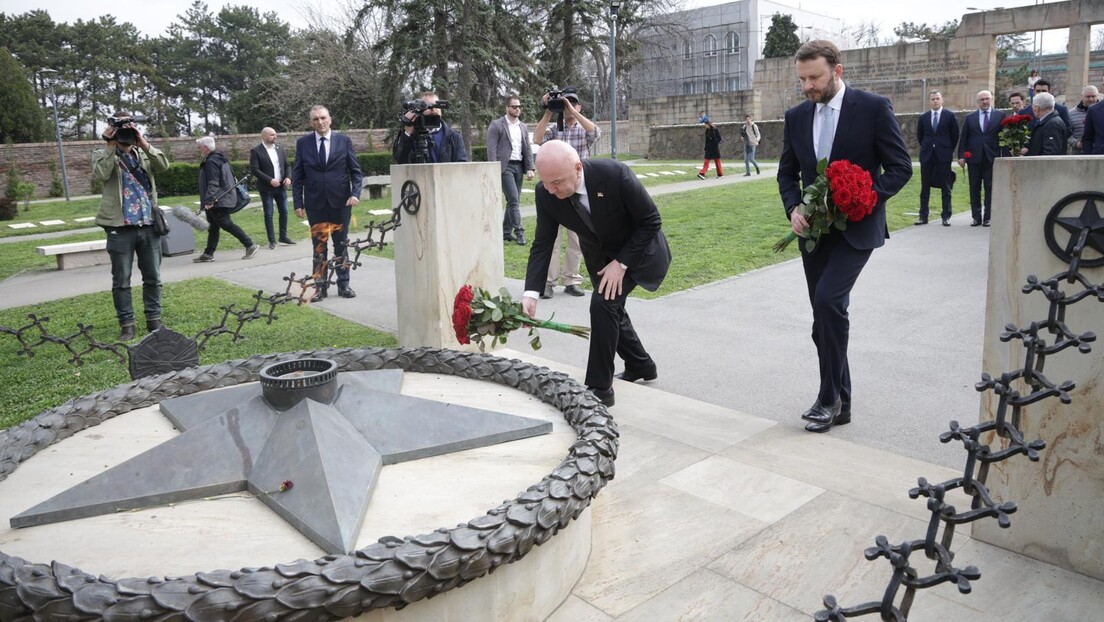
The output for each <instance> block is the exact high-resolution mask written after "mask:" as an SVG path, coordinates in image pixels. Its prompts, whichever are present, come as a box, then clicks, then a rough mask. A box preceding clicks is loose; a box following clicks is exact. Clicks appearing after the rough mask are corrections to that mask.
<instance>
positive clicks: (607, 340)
mask: <svg viewBox="0 0 1104 622" xmlns="http://www.w3.org/2000/svg"><path fill="white" fill-rule="evenodd" d="M590 282H591V284H592V285H593V286H594V293H593V294H591V296H590V357H589V358H588V360H587V370H586V385H587V386H588V387H595V388H598V389H608V388H609V387H611V386H613V365H614V359H613V356H614V354H615V353H616V354H617V356H620V357H621V359H622V360H624V361H625V369H633V370H639V369H643V368H645V367H649V366H651V365H652V357H650V356H648V352H647V351H646V350H645V349H644V344H642V343H640V337H638V336H637V334H636V329H634V328H633V325H632V320H630V319H629V314H628V312H627V311H626V310H625V301H626V299H627V298H628V297H629V293H630V292H632V290H633V289H635V288H636V282H635V281H633V280H632V278H630V277H629V275H627V274H626V275H625V279H624V281H623V282H622V284H621V295H620V296H618V297H616V298H614V299H613V300H606V299H605V298H604V297H602V295H601V294H599V293H598V284H599V283H601V282H602V279H601V278H600V277H599V276H598V275H596V274H594V273H593V272H592V273H591V274H590Z"/></svg>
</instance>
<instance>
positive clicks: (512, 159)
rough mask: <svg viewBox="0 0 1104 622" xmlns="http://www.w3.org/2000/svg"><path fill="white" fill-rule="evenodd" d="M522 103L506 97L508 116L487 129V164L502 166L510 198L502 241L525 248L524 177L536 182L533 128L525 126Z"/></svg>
mask: <svg viewBox="0 0 1104 622" xmlns="http://www.w3.org/2000/svg"><path fill="white" fill-rule="evenodd" d="M520 117H521V100H519V99H518V97H517V95H509V96H507V97H506V115H505V116H503V117H500V118H498V119H495V120H494V121H491V124H490V125H489V126H488V127H487V161H489V162H494V161H495V160H498V163H499V164H501V165H502V193H503V194H505V195H506V213H505V214H503V215H502V239H503V240H504V241H506V242H510V241H514V242H517V243H518V244H519V245H522V246H524V245H525V229H524V228H523V227H522V226H521V209H520V208H519V207H518V203H519V201H520V197H521V184H522V176H523V175H525V176H528V178H529V179H533V151H532V149H531V148H530V146H529V128H528V127H527V126H526V125H525V124H524V123H522V122H521V119H520Z"/></svg>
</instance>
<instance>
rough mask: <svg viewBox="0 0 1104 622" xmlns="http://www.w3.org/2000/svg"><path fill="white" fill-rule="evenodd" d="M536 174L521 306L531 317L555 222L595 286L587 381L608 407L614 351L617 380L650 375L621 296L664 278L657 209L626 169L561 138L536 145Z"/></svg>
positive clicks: (666, 261) (664, 248)
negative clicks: (619, 367)
mask: <svg viewBox="0 0 1104 622" xmlns="http://www.w3.org/2000/svg"><path fill="white" fill-rule="evenodd" d="M537 174H539V175H540V178H541V183H539V184H537V199H536V200H537V230H536V235H535V236H534V238H533V246H532V247H531V248H530V250H529V266H528V268H527V269H526V271H525V294H524V295H523V297H522V305H523V308H524V309H525V312H526V313H528V314H529V315H530V316H535V315H536V313H537V302H538V297H539V295H540V292H541V291H542V290H543V289H544V284H545V279H546V278H547V276H548V264H549V261H550V259H551V258H552V252H553V250H554V246H555V242H556V232H557V227H558V226H563V227H566V228H567V229H570V230H571V231H574V232H575V233H577V234H579V245H580V247H582V251H583V261H584V262H585V263H586V268H587V272H588V273H589V274H590V281H591V283H592V285H593V288H594V292H593V293H592V294H591V297H590V324H591V336H590V357H589V359H588V361H587V371H586V385H587V388H588V389H590V390H591V391H592V392H593V393H594V395H595V396H596V397H597V398H598V399H599V400H601V402H602V403H603V404H605V405H606V406H613V403H614V397H613V378H614V376H613V367H614V362H613V355H614V353H615V352H616V353H617V355H618V356H620V357H621V358H622V360H624V361H625V371H624V372H623V373H620V374H618V375H617V377H618V378H619V379H621V380H625V381H628V382H635V381H637V380H644V381H650V380H654V379H655V378H656V376H657V372H656V364H655V361H653V360H652V357H651V356H649V355H648V352H647V351H646V350H645V349H644V345H643V344H642V343H640V338H639V337H637V335H636V331H635V330H634V329H633V325H632V322H631V321H630V320H629V314H628V313H627V312H626V311H625V299H626V298H627V297H628V295H629V292H631V291H632V290H633V289H634V288H635V287H636V286H637V285H640V286H641V287H643V288H644V289H646V290H648V291H655V290H656V289H658V288H659V286H660V284H661V283H662V282H663V279H664V277H666V276H667V268H668V267H669V266H670V265H671V249H670V247H669V246H668V245H667V238H666V236H664V235H663V230H662V229H661V228H660V225H661V224H662V223H661V220H660V217H659V210H658V209H656V206H655V203H653V202H652V198H651V196H650V195H649V194H648V192H647V190H645V189H644V186H642V185H641V184H640V182H639V181H638V180H637V178H636V175H634V174H633V172H632V171H631V170H630V169H629V167H627V166H625V165H624V164H622V163H620V162H618V161H617V160H605V159H600V160H589V159H588V160H586V161H585V162H584V161H582V160H580V159H579V154H578V153H577V152H576V151H575V149H573V148H572V147H571V145H569V144H567V143H565V142H563V141H561V140H551V141H548V142H545V143H544V144H542V145H541V148H540V151H539V152H538V153H537Z"/></svg>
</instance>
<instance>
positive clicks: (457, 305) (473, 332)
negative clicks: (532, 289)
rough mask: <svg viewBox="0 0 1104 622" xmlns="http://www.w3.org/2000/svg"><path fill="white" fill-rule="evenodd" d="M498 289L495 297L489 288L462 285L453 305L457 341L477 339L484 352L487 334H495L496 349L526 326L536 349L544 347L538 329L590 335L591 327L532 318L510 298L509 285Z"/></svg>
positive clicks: (465, 341)
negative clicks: (516, 331)
mask: <svg viewBox="0 0 1104 622" xmlns="http://www.w3.org/2000/svg"><path fill="white" fill-rule="evenodd" d="M498 291H499V293H500V294H501V295H500V296H491V293H490V292H488V291H487V290H485V289H481V288H478V287H475V288H473V287H472V286H471V285H465V286H463V287H461V288H460V291H459V292H457V293H456V298H455V299H454V300H453V304H452V328H453V330H455V331H456V340H457V341H459V342H460V343H461V344H463V345H467V344H469V343H471V342H472V341H475V343H477V344H479V350H480V351H484V350H485V346H484V343H483V339H484V338H485V337H491V347H492V348H493V347H495V346H496V345H498V344H499V343H506V336H507V335H509V334H510V333H512V332H514V331H515V330H517V329H519V328H521V327H522V326H528V327H529V337H530V339H529V345H531V346H533V349H534V350H540V347H541V343H540V335H539V334H538V333H537V329H538V328H549V329H552V330H555V331H559V332H561V333H570V334H572V335H575V336H577V337H583V338H586V337H589V336H590V329H589V328H587V327H586V326H575V325H573V324H561V323H559V322H553V321H552V320H551V318H550V319H547V320H538V319H534V318H531V317H529V316H528V315H526V314H525V311H523V310H522V308H521V303H520V302H514V300H513V299H512V298H510V292H508V291H506V288H505V287H504V288H502V289H500V290H498Z"/></svg>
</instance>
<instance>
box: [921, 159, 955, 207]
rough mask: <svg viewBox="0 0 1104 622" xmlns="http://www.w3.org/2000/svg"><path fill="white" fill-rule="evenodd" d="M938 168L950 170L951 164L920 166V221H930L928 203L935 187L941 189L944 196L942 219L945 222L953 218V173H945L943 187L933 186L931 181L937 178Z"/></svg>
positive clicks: (931, 163) (930, 163) (938, 163)
mask: <svg viewBox="0 0 1104 622" xmlns="http://www.w3.org/2000/svg"><path fill="white" fill-rule="evenodd" d="M937 166H939V167H942V168H944V169H950V167H951V165H950V162H929V163H928V164H921V165H920V220H927V219H928V201H929V199H930V197H931V189H932V188H933V187H935V188H939V190H940V192H941V193H942V195H943V212H942V213H941V214H940V217H942V218H943V219H944V220H946V219H947V218H950V217H951V212H952V208H951V173H950V172H949V171H945V172H944V175H943V185H941V186H933V185H931V182H930V181H929V180H930V179H931V178H933V177H935V167H937Z"/></svg>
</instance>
